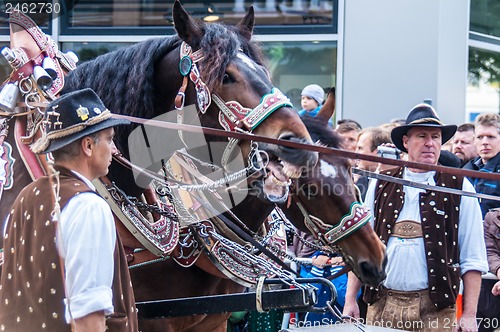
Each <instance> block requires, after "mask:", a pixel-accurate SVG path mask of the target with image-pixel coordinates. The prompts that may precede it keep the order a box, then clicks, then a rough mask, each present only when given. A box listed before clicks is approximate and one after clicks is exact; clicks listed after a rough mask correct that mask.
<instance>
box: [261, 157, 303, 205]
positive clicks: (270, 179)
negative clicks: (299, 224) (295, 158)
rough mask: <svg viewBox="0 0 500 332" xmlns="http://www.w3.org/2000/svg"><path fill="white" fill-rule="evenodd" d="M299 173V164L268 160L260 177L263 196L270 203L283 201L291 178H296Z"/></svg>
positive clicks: (286, 197) (286, 196) (286, 195)
mask: <svg viewBox="0 0 500 332" xmlns="http://www.w3.org/2000/svg"><path fill="white" fill-rule="evenodd" d="M300 175H301V168H300V167H299V166H296V165H293V164H290V163H288V162H286V161H283V160H278V159H276V160H270V161H269V163H268V164H267V166H266V168H265V173H264V175H263V177H262V178H261V183H262V194H263V198H264V199H265V200H268V201H270V202H272V203H283V202H285V201H286V200H287V199H288V193H289V187H290V184H291V182H292V181H291V179H296V178H298V177H299V176H300Z"/></svg>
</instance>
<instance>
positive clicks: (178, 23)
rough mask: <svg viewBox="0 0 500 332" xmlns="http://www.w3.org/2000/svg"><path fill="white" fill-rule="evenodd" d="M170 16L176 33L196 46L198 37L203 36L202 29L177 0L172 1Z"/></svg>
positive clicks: (192, 45)
mask: <svg viewBox="0 0 500 332" xmlns="http://www.w3.org/2000/svg"><path fill="white" fill-rule="evenodd" d="M172 16H173V19H174V27H175V31H177V35H179V37H180V38H181V39H182V40H184V41H185V42H186V43H188V44H189V45H190V46H191V47H193V48H197V47H198V43H199V41H200V39H201V38H202V37H203V30H202V28H201V27H200V26H199V25H198V23H196V22H195V21H194V20H193V19H192V18H191V16H189V14H188V13H187V12H186V10H185V9H184V7H182V5H181V3H180V1H179V0H175V2H174V9H173V13H172Z"/></svg>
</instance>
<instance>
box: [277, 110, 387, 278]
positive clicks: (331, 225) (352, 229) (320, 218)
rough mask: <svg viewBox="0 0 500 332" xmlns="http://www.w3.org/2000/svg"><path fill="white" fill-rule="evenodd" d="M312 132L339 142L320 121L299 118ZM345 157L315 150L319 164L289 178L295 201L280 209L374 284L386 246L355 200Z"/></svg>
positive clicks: (326, 141)
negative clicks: (293, 181)
mask: <svg viewBox="0 0 500 332" xmlns="http://www.w3.org/2000/svg"><path fill="white" fill-rule="evenodd" d="M304 122H305V124H306V127H307V128H308V130H309V132H310V134H311V137H312V138H313V139H314V140H315V141H319V142H320V144H323V145H327V146H330V147H335V148H338V147H339V146H340V142H341V138H340V137H339V136H338V135H337V134H336V133H335V132H333V131H332V130H331V129H329V128H328V127H326V125H325V123H324V122H323V121H321V120H320V121H318V120H316V119H314V118H310V117H307V118H306V119H305V120H304ZM349 167H350V162H349V160H347V159H345V158H340V157H338V156H335V155H333V154H320V156H319V162H318V164H317V165H316V166H315V167H314V168H312V169H311V170H309V172H308V173H307V174H304V175H303V176H301V177H300V178H299V179H297V180H296V181H295V183H294V190H293V195H295V197H294V199H296V200H297V204H291V205H290V207H288V208H286V209H284V211H285V213H286V214H287V216H288V217H289V218H290V219H291V220H293V221H294V222H295V223H296V221H297V220H300V221H303V223H302V222H301V223H298V224H296V226H297V227H299V228H300V229H302V230H304V231H307V232H309V233H312V234H313V235H314V237H315V238H316V239H319V240H321V242H322V243H323V244H324V245H326V246H338V247H340V249H341V252H342V255H343V257H344V260H345V261H346V263H347V264H349V265H350V266H351V267H352V269H353V271H354V273H355V274H356V275H357V276H358V277H359V278H360V279H361V281H362V282H363V283H366V284H369V285H378V284H379V283H380V282H381V281H382V280H383V279H384V278H385V273H384V265H385V260H386V258H385V246H384V244H383V243H382V242H381V241H380V239H379V238H378V236H377V235H376V234H375V232H374V231H373V229H372V227H371V226H370V224H369V222H368V218H369V212H368V211H367V210H366V209H365V208H363V207H362V205H361V204H360V203H358V199H357V193H356V191H355V187H354V183H353V180H352V176H351V174H350V172H349Z"/></svg>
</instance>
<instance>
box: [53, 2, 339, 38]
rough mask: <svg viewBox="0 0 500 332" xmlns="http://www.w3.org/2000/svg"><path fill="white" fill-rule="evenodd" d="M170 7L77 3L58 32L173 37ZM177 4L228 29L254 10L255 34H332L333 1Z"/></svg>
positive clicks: (335, 6)
mask: <svg viewBox="0 0 500 332" xmlns="http://www.w3.org/2000/svg"><path fill="white" fill-rule="evenodd" d="M172 3H173V2H172V1H164V0H161V1H160V0H126V1H123V0H100V1H99V2H98V3H96V2H95V1H90V0H80V1H77V2H76V4H75V6H74V8H73V10H72V11H70V12H69V13H68V15H65V16H64V17H63V29H62V31H63V33H68V34H87V33H88V30H89V29H95V28H101V29H100V31H97V32H94V33H96V34H104V33H107V34H145V35H147V34H158V33H159V30H158V28H161V29H162V30H163V31H165V33H169V34H172V33H174V31H173V22H172ZM182 5H183V7H184V8H185V9H186V11H187V12H188V13H189V14H190V15H191V16H192V17H194V18H198V19H202V20H205V21H207V22H215V21H218V22H223V23H227V24H235V23H237V22H239V20H241V18H242V17H243V16H244V15H245V13H246V11H247V9H248V8H249V7H250V6H251V5H253V7H254V9H255V23H256V26H257V27H258V31H259V33H267V32H268V31H269V30H268V29H269V28H273V29H274V30H273V33H287V32H292V31H291V30H290V29H289V28H290V27H293V32H292V33H299V32H300V31H298V30H297V27H302V28H304V29H306V30H307V29H309V30H308V31H309V32H318V33H336V31H337V15H338V0H278V1H276V0H260V1H253V2H252V1H245V0H233V1H223V0H219V1H218V2H210V1H209V0H203V1H199V0H198V1H194V0H185V1H183V2H182ZM137 27H141V29H137ZM102 28H108V29H106V30H104V29H102ZM109 28H113V30H109ZM276 29H279V30H280V31H279V32H277V31H276ZM311 29H312V30H311ZM85 31H87V32H85Z"/></svg>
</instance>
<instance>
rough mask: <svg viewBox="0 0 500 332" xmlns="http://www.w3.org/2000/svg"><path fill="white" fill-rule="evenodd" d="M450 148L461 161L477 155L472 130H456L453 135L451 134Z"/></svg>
mask: <svg viewBox="0 0 500 332" xmlns="http://www.w3.org/2000/svg"><path fill="white" fill-rule="evenodd" d="M452 150H453V151H452V152H453V153H454V154H455V155H456V156H457V157H458V158H460V159H461V160H463V161H468V160H470V159H472V158H474V157H477V149H476V145H475V144H474V132H473V131H472V130H469V131H457V132H456V133H455V136H453V148H452Z"/></svg>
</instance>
